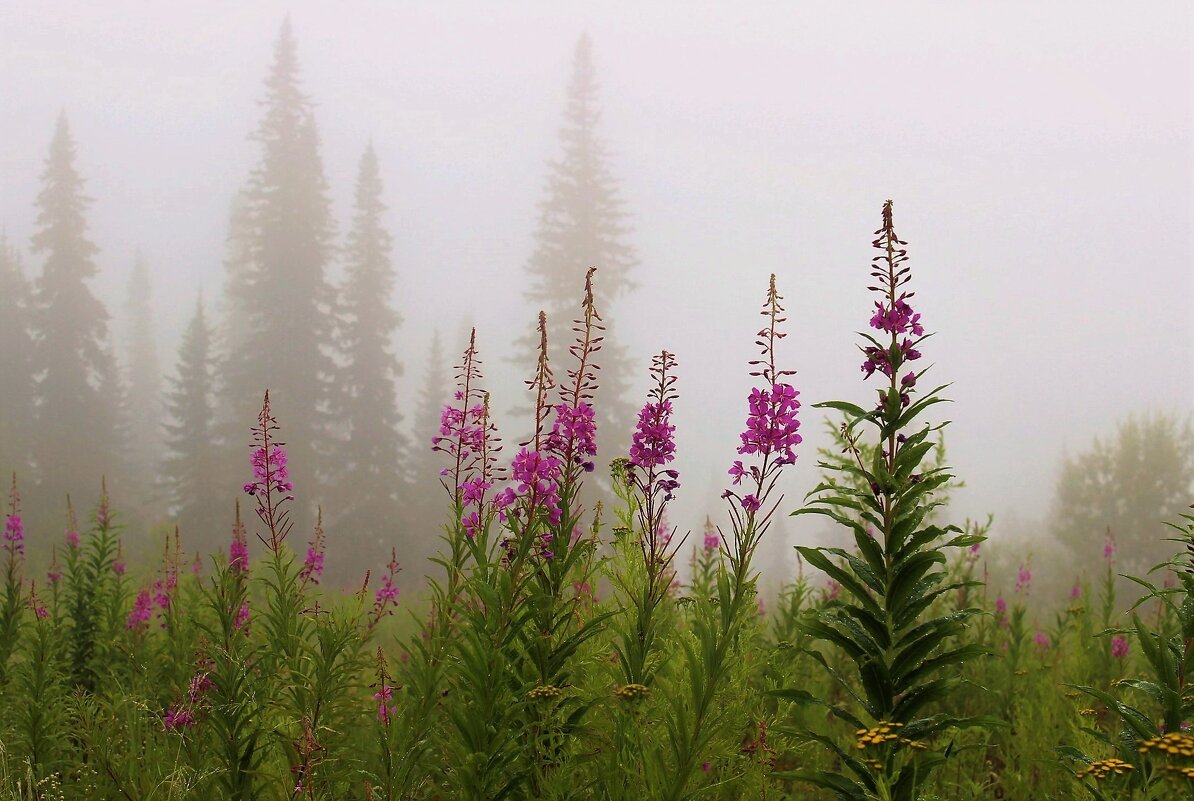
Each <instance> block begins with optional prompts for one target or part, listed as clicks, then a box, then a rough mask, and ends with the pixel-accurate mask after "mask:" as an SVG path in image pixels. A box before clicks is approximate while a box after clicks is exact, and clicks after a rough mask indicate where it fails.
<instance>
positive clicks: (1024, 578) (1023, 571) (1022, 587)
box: [1016, 565, 1032, 595]
mask: <svg viewBox="0 0 1194 801" xmlns="http://www.w3.org/2000/svg"><path fill="white" fill-rule="evenodd" d="M1031 587H1032V571H1031V570H1029V569H1028V565H1020V570H1019V572H1018V573H1016V593H1017V594H1019V593H1023V594H1025V595H1027V594H1028V590H1029V589H1030V588H1031Z"/></svg>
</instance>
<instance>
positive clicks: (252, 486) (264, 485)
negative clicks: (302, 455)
mask: <svg viewBox="0 0 1194 801" xmlns="http://www.w3.org/2000/svg"><path fill="white" fill-rule="evenodd" d="M250 461H251V463H252V465H253V479H254V480H253V481H250V482H249V483H247V484H245V486H244V490H245V492H246V493H247V494H249V495H253V496H254V497H256V498H257V499H258V501H260V502H262V503H264V502H265V499H266V496H268V495H269V493H271V492H276V493H279V494H285V493H289V492H293V491H294V484H292V483H291V482H290V471H289V470H288V469H287V467H286V449H285V448H284V447H282V446H281V445H270V446H269V456H268V458H267V456H266V452H265V447H264V446H262V447H259V448H256V449H254V451H253V456H252V459H251V460H250Z"/></svg>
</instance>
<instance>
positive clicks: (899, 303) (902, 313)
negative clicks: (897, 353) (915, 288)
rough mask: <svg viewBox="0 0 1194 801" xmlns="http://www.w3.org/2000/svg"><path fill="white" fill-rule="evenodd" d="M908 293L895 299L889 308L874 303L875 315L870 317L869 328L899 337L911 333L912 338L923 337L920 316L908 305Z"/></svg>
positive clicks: (876, 302)
mask: <svg viewBox="0 0 1194 801" xmlns="http://www.w3.org/2000/svg"><path fill="white" fill-rule="evenodd" d="M908 297H909V295H908V293H904V294H902V295H900V296H899V297H898V298H896V302H895V303H894V304H892V305H891V306H888V305H887V304H886V303H882V302H880V301H875V314H874V315H873V316H872V317H871V328H877V329H878V330H880V331H886V332H887V333H889V334H895V335H896V336H900V335H902V334H908V333H911V334H912V336H914V337H921V336H924V333H925V329H924V326H922V325H921V324H920V314H919V313H918V312H915V311H913V310H912V307H911V306H909V305H908Z"/></svg>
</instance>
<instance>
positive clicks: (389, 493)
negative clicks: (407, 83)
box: [327, 145, 409, 557]
mask: <svg viewBox="0 0 1194 801" xmlns="http://www.w3.org/2000/svg"><path fill="white" fill-rule="evenodd" d="M382 191H383V187H382V179H381V172H380V170H379V168H378V162H377V154H376V153H375V152H374V150H373V146H372V145H370V146H369V147H368V148H367V149H366V150H365V153H364V155H363V156H362V157H361V161H360V166H359V170H358V173H357V182H356V192H355V201H354V214H353V221H352V228H351V230H350V231H349V232H348V240H347V246H346V249H345V258H346V271H347V276H346V283H345V285H344V287H343V290H342V292H341V306H340V309H339V311H340V315H341V324H340V331H339V334H340V336H339V341H340V347H341V349H342V353H343V356H344V362H345V363H344V366H343V367H342V368H341V369H340V372H339V376H338V381H337V384H336V388H335V395H334V398H335V404H336V406H335V408H336V412H337V413H336V423H337V426H338V427H339V428H340V430H341V433H342V437H341V438H340V439H338V441H337V446H336V449H335V456H334V458H332V459H330V460H329V462H330V464H332V465H334V469H335V471H336V475H335V488H336V491H335V496H334V500H335V502H334V503H332V504H330V505H329V506H328V508H327V514H328V523H329V525H328V527H329V529H330V530H331V531H332V532H333V533H334V534H337V535H339V536H342V537H345V538H347V539H349V541H350V543H351V544H352V545H358V544H359V545H362V546H367V547H366V548H365V549H364V553H365V554H371V555H372V556H373V557H376V556H377V555H378V554H380V553H382V551H380V550H378V549H379V547H380V545H381V544H382V543H383V542H387V541H389V540H390V539H391V538H392V537H393V536H394V535H395V534H396V533H398V532H399V531H402V530H405V529H407V525H406V524H407V523H408V522H409V521H406V520H404V519H403V518H402V517H401V516H400V512H401V508H400V500H401V495H402V494H403V493H402V489H403V487H402V485H403V483H404V481H403V478H404V476H403V465H404V463H405V455H406V442H405V439H404V437H403V436H402V435H401V434H400V433H399V431H398V425H399V423H400V421H401V415H400V414H399V412H398V403H397V398H396V391H395V385H394V381H395V379H396V378H397V377H398V376H399V375H400V374H401V365H400V364H399V363H398V360H397V359H396V358H395V356H394V352H393V348H392V346H391V344H390V341H391V337H392V336H393V334H394V331H395V329H397V327H398V326H399V325H400V323H401V320H400V318H399V316H398V314H397V313H395V311H394V310H393V309H392V308H391V306H390V297H391V295H392V294H393V291H394V268H393V263H392V259H391V251H392V244H393V243H392V238H391V236H390V234H389V232H388V231H387V230H386V228H385V224H384V221H383V219H382V216H383V214H384V213H385V209H386V206H385V204H384V203H383V201H382Z"/></svg>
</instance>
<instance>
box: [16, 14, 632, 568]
mask: <svg viewBox="0 0 1194 801" xmlns="http://www.w3.org/2000/svg"><path fill="white" fill-rule="evenodd" d="M596 92H597V84H596V77H595V72H594V69H593V64H592V60H591V54H590V43H589V40H588V38H587V37H582V38H581V40H580V42H579V43H578V45H577V47H576V51H575V59H574V68H573V76H572V80H571V83H570V85H569V90H568V101H567V106H566V111H565V115H564V126H563V128H562V130H561V133H560V141H561V157H560V158H559V159H558V160H553V161H552V162H550V166H549V174H548V180H547V187H546V197H545V200H544V201H543V203H542V204H541V207H540V219H539V225H538V229H537V234H536V243H537V244H536V247H535V249H534V252H533V254H532V255H531V257H530V258H529V260H528V262H527V264H526V265H525V269H526V274H527V278H528V281H527V289H526V294H525V296H526V300H527V301H528V303H529V304H533V305H534V310H538V309H544V310H546V311H547V313H548V315H549V319H550V320H551V325H552V331H553V337H552V339H553V344H554V350H553V352H554V354H555V355H556V357H557V358H560V357H563V356H564V354H565V353H566V343H568V342H569V341H570V337H569V336H568V328H569V326H570V321H571V319H572V318H573V317H575V316H576V311H577V310H578V308H579V300H580V289H581V287H582V286H583V279H584V274H585V270H586V269H587V267H588V266H589V265H591V264H592V265H597V266H598V267H599V269H600V270H601V274H602V281H601V282H600V283H599V284H598V286H599V287H600V289H599V292H600V293H601V294H602V296H601V298H599V300H601V301H609V300H612V299H614V298H616V297H618V296H620V295H622V294H624V293H625V292H626V291H627V290H628V289H629V288H630V286H631V282H630V278H629V273H630V271H631V270H632V268H633V267H634V266H635V258H634V255H633V251H632V249H631V247H630V245H629V244H628V242H627V237H628V231H627V228H626V226H625V218H626V215H625V212H624V211H623V210H622V208H621V204H620V200H619V199H618V196H617V191H616V186H615V184H614V181H613V179H612V176H611V172H610V169H609V166H608V163H607V162H608V159H607V156H606V152H605V150H604V149H603V147H602V144H601V141H600V139H599V137H598V133H597V127H598V123H599V119H600V114H599V111H598V109H597V96H596ZM262 109H263V112H262V115H261V119H260V120H259V122H258V124H257V127H256V129H255V130H254V132H253V134H252V139H253V141H254V142H255V143H256V145H257V147H258V149H259V154H258V160H257V163H256V165H255V166H254V168H253V169H252V171H251V172H250V173H249V175H248V176H247V178H246V180H245V182H244V184H243V186H242V188H241V190H240V191H239V192H238V193H237V195H236V197H235V198H234V199H233V202H232V211H231V214H230V218H229V229H228V237H227V241H226V249H225V259H224V265H223V273H224V284H223V289H222V293H221V295H220V297H219V298H218V300H219V303H218V309H217V310H216V313H214V314H213V313H212V310H211V309H209V301H208V300H207V299H205V298H203V297H201V296H200V297H196V299H195V303H194V313H193V315H192V317H191V319H190V321H189V323H188V324H187V326H186V328H185V331H184V333H183V336H182V340H181V344H180V346H179V349H178V352H177V353H176V354H173V355H172V357H170V358H168V361H169V362H170V364H171V365H172V366H171V367H170V368H169V369H168V370H167V371H166V372H165V375H163V371H162V369H161V365H160V360H161V359H162V357H163V354H160V353H159V352H158V348H157V345H156V343H157V332H156V327H155V321H154V312H153V303H152V291H153V286H154V283H155V282H154V266H155V265H153V264H151V263H150V262H149V261H148V260H146V259H145V258H143V257H141V256H138V257H137V259H136V261H135V264H134V265H133V270H132V273H131V278H130V282H129V287H128V295H127V300H126V303H125V307H124V312H125V315H126V316H125V318H124V320H123V321H122V322H123V323H124V325H123V326H122V327H123V329H124V330H125V332H126V336H125V337H124V339H123V341H122V342H120V343H119V346H120V347H119V348H118V347H117V343H115V342H114V339H115V338H114V336H113V331H112V322H113V321H112V318H111V316H110V314H109V312H108V310H107V309H106V308H105V306H104V304H103V303H102V302H101V301H100V300H99V299H98V298H97V297H96V295H95V294H94V293H93V291H92V288H91V286H90V282H91V280H92V279H93V278H94V277H95V276H96V275H97V272H98V269H99V268H98V266H97V261H96V257H97V248H96V246H95V245H94V244H93V242H92V240H91V239H90V238H89V234H88V211H89V208H90V206H91V204H92V202H93V200H92V198H90V197H89V196H88V195H87V193H86V189H85V180H84V177H83V176H82V175H81V174H80V173H79V171H78V169H77V166H76V149H75V141H74V138H73V137H72V135H71V131H70V126H69V123H68V121H67V118H66V116H65V114H63V115H62V116H60V117H59V119H58V121H57V125H56V127H55V130H54V135H53V138H52V140H51V143H50V150H49V155H48V157H47V159H46V162H45V167H44V170H43V172H42V176H41V183H42V188H41V191H40V193H39V194H38V196H37V198H36V208H37V212H38V214H37V222H36V230H35V232H34V233H33V236H32V240H31V247H30V248H29V251H30V253H31V255H32V256H33V257H34V258H35V259H36V260H37V263H38V264H39V266H40V270H37V271H32V270H30V269H28V266H27V264H26V260H25V258H24V257H23V256H22V249H21V248H19V247H18V246H17V245H16V244H15V242H14V241H12V240H10V239H0V469H3V471H4V472H5V474H8V473H11V472H17V473H19V474H21V485H22V487H24V488H25V496H26V506H25V508H26V509H27V510H28V511H29V512H30V513H32V514H30V515H29V517H31V518H32V519H31V523H32V526H33V528H34V529H41V530H45V531H55V530H57V529H60V528H61V527H62V524H64V523H65V520H66V507H67V497H68V496H69V497H72V498H76V499H81V500H83V501H84V502H85V503H86V502H89V501H90V500H91V499H92V498H94V497H95V496H96V495H97V494H98V491H99V483H100V478H101V477H106V479H107V482H108V486H109V490H110V492H111V493H112V495H113V497H114V498H115V499H116V501H117V502H118V503H120V504H122V505H123V508H124V510H125V512H126V520H127V521H128V522H130V523H132V525H133V528H134V529H135V530H134V531H133V532H132V533H134V534H135V533H136V529H139V530H140V531H142V532H146V533H148V532H149V531H151V530H159V531H160V530H162V529H165V530H169V529H170V528H172V527H173V526H174V525H177V526H178V527H179V528H180V530H181V532H182V535H183V540H184V543H186V547H187V548H188V549H189V550H195V551H208V550H210V549H213V548H218V547H219V546H220V545H221V544H222V543H223V542H224V541H225V540H226V539H227V536H228V533H229V531H230V530H231V526H232V523H233V514H234V512H233V507H232V503H233V500H234V499H235V497H236V493H238V492H240V491H241V485H242V484H243V483H244V481H245V480H246V478H245V476H246V475H247V473H248V466H247V464H248V461H247V460H248V449H247V444H248V430H249V426H250V425H251V424H252V421H253V420H254V419H255V414H256V411H257V409H258V408H259V406H260V403H261V398H262V394H263V392H264V391H265V389H266V388H267V387H268V388H269V389H270V391H271V398H272V399H273V402H274V411H275V413H276V415H277V416H278V418H279V419H280V420H281V421H282V422H283V424H284V439H285V441H286V442H287V447H288V451H289V454H290V471H291V476H292V480H293V482H294V484H295V487H296V495H298V496H299V498H300V500H301V502H302V503H301V504H300V506H301V509H299V508H296V511H295V519H296V529H295V530H296V532H299V533H302V532H305V531H310V528H311V526H312V525H313V523H314V516H315V511H316V508H317V506H318V507H321V508H322V511H323V518H324V526H325V528H326V529H327V531H328V534H329V537H330V538H332V539H333V540H335V541H337V542H338V546H337V547H336V548H335V549H334V553H335V554H336V560H335V561H340V567H341V569H342V570H343V571H344V572H343V573H342V575H345V576H347V575H349V571H352V572H354V573H355V571H357V570H359V569H360V568H361V567H362V566H364V565H366V564H372V563H374V562H377V561H379V560H380V559H381V558H382V555H383V554H385V553H387V552H388V550H389V547H390V546H391V545H396V546H397V547H398V548H399V552H400V553H403V552H405V553H406V554H407V561H408V562H411V561H415V560H417V559H418V558H420V557H422V556H423V555H425V554H426V553H428V552H430V551H431V550H433V549H434V548H435V547H436V546H437V537H436V535H437V534H438V525H439V521H440V519H441V517H442V513H443V511H444V505H445V503H446V500H447V499H446V496H445V495H444V494H443V493H442V491H440V490H439V487H438V486H437V482H438V480H439V469H438V467H439V465H438V460H437V459H436V458H435V455H434V454H431V453H430V451H429V448H428V442H429V440H430V438H431V437H432V436H433V435H435V434H436V433H437V429H438V426H439V410H440V408H441V407H442V404H443V403H444V402H446V401H448V400H450V398H449V397H448V393H449V391H450V389H449V387H450V382H449V380H448V379H449V377H450V373H451V363H452V361H453V358H452V354H451V353H450V352H449V349H446V348H445V347H444V345H443V343H442V341H441V339H440V337H439V334H438V333H436V335H435V338H434V340H433V344H432V348H431V352H430V353H429V354H428V357H429V358H428V362H427V365H428V366H427V369H426V374H425V375H424V377H423V384H424V386H423V388H422V390H421V391H420V392H419V393H418V397H417V398H414V399H406V398H400V397H398V395H397V390H396V385H395V379H396V378H397V377H398V376H399V375H401V373H402V369H403V357H406V356H409V355H410V351H409V349H407V348H404V347H403V339H402V338H401V336H400V331H401V327H402V316H401V314H400V313H399V311H398V309H396V308H394V305H393V298H394V290H395V287H396V283H397V281H398V276H397V274H396V271H395V266H394V261H395V259H394V252H393V251H394V239H393V236H392V234H391V233H390V231H388V230H387V227H386V223H385V219H384V217H385V211H386V205H385V194H386V192H385V187H384V184H383V181H382V171H381V165H380V163H379V161H378V158H377V154H376V152H375V150H374V148H373V146H372V144H370V145H368V146H367V147H366V148H365V151H364V153H363V155H362V156H361V159H360V163H359V167H358V172H357V177H356V186H355V193H354V204H353V211H352V218H351V220H350V221H349V224H348V226H347V230H346V232H345V233H344V235H343V238H342V240H341V239H339V237H338V236H337V228H336V224H335V221H334V220H333V217H332V213H331V204H330V201H329V197H328V185H327V181H326V178H325V176H324V171H323V166H322V161H321V157H320V143H319V133H318V126H317V124H316V120H315V114H314V105H313V103H312V101H311V99H310V98H309V97H308V96H307V95H306V94H305V92H304V90H303V87H302V83H301V80H300V68H299V60H298V56H297V51H296V45H295V40H294V36H293V34H292V31H291V27H290V24H289V21H287V22H285V23H284V24H283V26H282V29H281V32H280V34H279V36H278V39H277V41H276V44H275V48H274V54H273V63H272V65H271V67H270V70H269V75H268V77H267V79H266V82H265V96H264V100H263V102H262ZM334 268H339V269H338V270H337V273H338V274H340V275H342V276H343V278H342V280H340V281H338V282H337V281H335V280H333V269H334ZM31 273H34V274H33V275H32V276H31ZM603 308H608V303H605V304H604V305H603ZM528 319H531V315H528ZM118 350H119V351H120V353H119V354H118V352H117V351H118ZM521 350H524V349H522V348H520V352H519V353H518V354H516V358H520V359H522V363H524V364H527V365H533V364H534V356H533V351H530V350H527V352H526V353H522V352H521ZM603 355H604V357H605V358H604V361H603V367H604V370H603V376H604V377H605V378H606V385H605V388H604V389H603V390H602V393H603V397H599V398H598V406H597V408H599V409H601V410H602V411H603V413H604V414H605V415H606V419H604V420H603V421H602V423H603V424H604V425H603V427H602V438H603V445H604V448H603V453H604V454H607V455H609V456H610V457H611V458H612V456H613V455H616V454H615V451H616V450H617V449H618V448H624V447H625V442H626V441H628V436H629V435H628V433H627V432H628V431H629V430H630V427H631V425H632V424H633V418H632V414H633V411H632V410H631V409H630V408H629V407H628V405H627V403H626V399H625V398H624V393H625V388H626V384H627V376H628V375H629V372H630V369H631V368H630V365H629V360H628V358H627V356H626V352H625V349H624V347H623V346H622V345H621V344H619V343H618V342H617V341H616V338H615V337H614V336H613V335H612V332H611V333H607V343H606V346H605V351H604V354H603ZM408 416H409V417H410V418H411V419H410V420H409V421H407V420H406V418H407V417H408ZM406 428H409V429H410V430H411V431H412V432H413V436H411V437H408V436H407V435H406V434H405V433H404V429H406ZM54 515H59V516H58V517H55V516H54ZM339 557H343V558H342V559H340V558H339ZM329 568H330V569H331V570H332V572H334V573H335V572H338V571H336V565H335V564H334V563H330V564H329Z"/></svg>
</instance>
